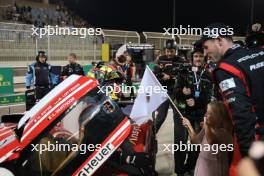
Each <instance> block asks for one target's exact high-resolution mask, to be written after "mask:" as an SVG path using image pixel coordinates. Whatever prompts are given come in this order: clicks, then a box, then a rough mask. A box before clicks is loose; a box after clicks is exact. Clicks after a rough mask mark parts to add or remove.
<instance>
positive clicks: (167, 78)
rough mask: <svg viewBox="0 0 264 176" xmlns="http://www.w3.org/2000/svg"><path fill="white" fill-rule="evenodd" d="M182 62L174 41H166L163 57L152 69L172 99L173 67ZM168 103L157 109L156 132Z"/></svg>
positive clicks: (163, 119)
mask: <svg viewBox="0 0 264 176" xmlns="http://www.w3.org/2000/svg"><path fill="white" fill-rule="evenodd" d="M183 62H184V60H182V58H180V57H178V56H177V45H176V42H175V41H174V40H167V41H166V43H165V55H162V56H160V57H159V58H158V60H157V65H156V66H155V67H154V71H153V72H154V74H155V76H156V77H157V79H158V80H159V82H160V83H161V85H162V86H165V87H166V88H167V91H168V95H169V96H170V97H172V99H173V91H174V86H175V76H176V75H175V70H174V69H175V65H177V64H180V63H183ZM169 105H170V102H169V100H167V101H165V102H164V103H162V104H161V105H160V107H159V108H158V109H157V112H158V114H157V117H156V121H155V126H156V132H158V131H159V129H160V127H161V125H162V124H163V122H164V121H165V119H166V117H167V114H168V109H169Z"/></svg>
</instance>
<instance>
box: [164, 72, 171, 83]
mask: <svg viewBox="0 0 264 176" xmlns="http://www.w3.org/2000/svg"><path fill="white" fill-rule="evenodd" d="M169 79H170V75H167V74H165V73H164V74H163V77H162V80H164V81H166V80H169Z"/></svg>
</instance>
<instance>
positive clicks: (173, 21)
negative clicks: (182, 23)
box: [172, 0, 176, 27]
mask: <svg viewBox="0 0 264 176" xmlns="http://www.w3.org/2000/svg"><path fill="white" fill-rule="evenodd" d="M175 1H176V0H173V6H172V8H173V9H172V10H173V18H172V27H175V21H176V9H175V5H176V2H175Z"/></svg>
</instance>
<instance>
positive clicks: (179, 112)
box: [147, 65, 183, 118]
mask: <svg viewBox="0 0 264 176" xmlns="http://www.w3.org/2000/svg"><path fill="white" fill-rule="evenodd" d="M147 69H148V70H149V71H150V72H151V74H152V76H153V77H154V79H155V80H156V82H157V83H158V84H159V86H160V87H162V85H161V84H160V82H159V80H158V79H157V77H156V76H155V75H154V73H153V72H152V70H151V69H150V68H149V66H148V65H147ZM162 89H163V90H164V88H163V87H162ZM164 91H165V92H166V96H167V97H168V99H169V101H170V103H171V105H172V108H173V109H174V110H176V111H177V113H178V114H179V115H180V118H183V115H182V113H181V111H180V110H179V109H178V107H177V106H176V105H175V104H174V102H173V100H172V99H171V97H170V96H169V95H168V93H167V91H166V90H164Z"/></svg>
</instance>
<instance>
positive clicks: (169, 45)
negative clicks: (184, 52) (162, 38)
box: [164, 39, 177, 49]
mask: <svg viewBox="0 0 264 176" xmlns="http://www.w3.org/2000/svg"><path fill="white" fill-rule="evenodd" d="M164 48H165V49H177V43H176V42H175V41H174V40H172V39H169V40H166V42H165V44H164Z"/></svg>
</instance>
